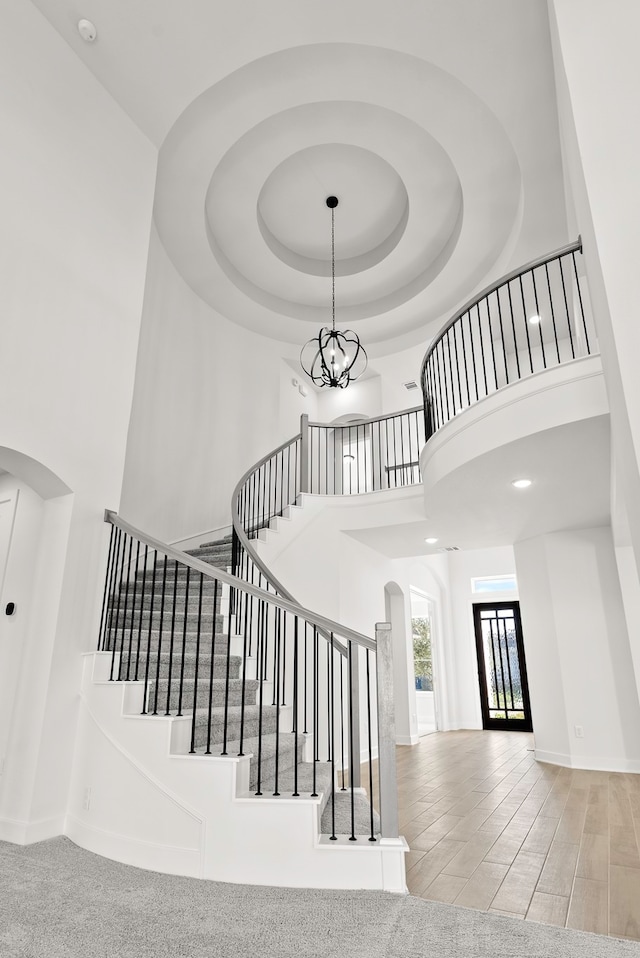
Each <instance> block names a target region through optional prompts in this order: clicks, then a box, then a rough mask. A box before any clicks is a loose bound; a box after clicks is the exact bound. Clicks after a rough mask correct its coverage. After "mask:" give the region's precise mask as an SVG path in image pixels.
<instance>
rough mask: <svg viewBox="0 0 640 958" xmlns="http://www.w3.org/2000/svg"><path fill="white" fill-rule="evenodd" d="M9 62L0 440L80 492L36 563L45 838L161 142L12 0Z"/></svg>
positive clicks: (35, 790) (38, 813)
mask: <svg viewBox="0 0 640 958" xmlns="http://www.w3.org/2000/svg"><path fill="white" fill-rule="evenodd" d="M0 63H2V69H3V76H4V82H3V83H2V84H0V115H2V123H3V147H2V150H1V151H0V183H1V184H2V186H1V187H0V189H1V190H2V202H1V206H2V217H3V224H2V225H3V228H2V234H1V236H0V308H1V310H2V317H3V332H2V337H3V340H2V351H1V353H0V446H1V447H4V448H5V449H8V450H18V453H19V455H18V459H19V460H20V461H21V462H23V463H26V460H24V458H22V459H20V457H21V456H22V457H24V456H29V457H32V459H33V460H35V462H36V463H43V464H44V465H45V466H46V467H47V468H48V469H49V470H51V472H52V473H53V474H55V476H57V477H59V486H60V489H61V490H62V489H66V490H67V491H68V490H71V491H72V492H73V493H74V495H73V496H67V497H66V499H67V500H68V501H66V502H64V503H59V504H58V506H56V505H54V503H55V502H56V501H57V500H55V499H51V500H50V501H49V503H48V505H47V507H46V512H47V517H48V518H47V523H48V525H47V523H45V525H47V529H48V530H49V531H48V533H47V534H45V535H44V538H43V540H42V542H43V543H45V542H46V541H48V542H49V545H51V546H53V544H54V542H55V549H54V550H53V552H51V551H50V552H49V553H48V559H49V561H54V567H49V565H48V562H45V561H44V560H45V552H43V551H42V548H41V549H40V551H39V553H38V559H37V561H36V565H35V569H36V575H37V576H38V577H39V578H38V581H39V592H38V607H39V610H40V611H43V610H44V609H47V610H48V612H49V613H50V616H49V618H48V619H47V622H46V624H45V632H46V635H45V634H44V633H43V632H42V631H40V635H38V633H37V632H32V633H31V635H32V641H33V642H35V643H37V642H38V641H41V642H42V643H44V644H45V645H46V646H47V653H46V654H42V655H40V656H38V654H37V653H38V648H37V646H36V648H29V649H28V650H27V649H25V654H27V653H28V655H29V656H30V657H31V658H30V660H31V661H32V662H34V663H35V666H34V667H35V668H36V671H37V674H35V675H34V676H33V683H34V694H36V693H37V694H38V695H39V697H40V698H39V700H38V701H39V706H41V711H39V710H34V711H33V713H32V719H31V720H32V721H35V717H36V715H37V720H38V722H39V725H38V728H37V729H32V733H33V734H31V736H30V738H29V740H28V742H27V743H26V750H25V751H23V754H22V759H21V769H22V768H26V767H27V766H29V765H30V764H31V772H30V774H31V779H30V784H27V782H26V779H25V782H24V784H25V790H24V792H23V799H22V800H21V801H20V802H18V803H16V804H14V806H13V810H12V812H11V817H12V820H13V821H14V822H17V823H18V827H19V829H23V826H24V827H25V828H26V827H27V825H25V823H27V824H28V823H29V822H34V821H36V820H38V821H40V822H41V823H45V824H43V825H42V829H44V833H46V821H51V822H54V820H56V819H57V817H59V815H60V814H61V813H62V812H63V811H64V806H65V802H66V788H67V779H68V769H69V763H70V756H71V749H72V743H73V729H74V723H75V708H76V700H75V693H76V689H77V678H78V667H79V665H78V663H79V657H78V652H79V651H81V650H83V649H86V648H90V647H91V646H92V644H93V642H94V639H95V635H94V633H95V624H96V618H97V605H98V594H99V589H100V577H101V575H102V569H103V567H104V563H105V561H106V554H105V553H104V550H103V546H104V526H103V523H102V521H101V519H102V512H103V510H104V508H105V506H111V507H116V508H117V507H118V504H119V497H120V488H121V481H122V471H123V466H124V454H125V442H126V432H127V425H128V417H129V409H130V403H131V396H132V391H133V376H134V370H135V356H136V349H137V340H138V332H139V324H140V313H141V306H142V295H143V289H144V273H145V267H146V258H147V249H148V233H149V223H150V217H151V204H152V192H153V180H154V175H155V162H156V153H155V150H154V148H153V147H152V146H151V144H150V143H149V142H148V140H146V138H145V137H144V136H143V135H142V134H141V133H140V132H139V130H137V129H136V127H135V126H134V125H133V123H132V122H131V120H130V119H129V118H128V117H127V116H126V115H125V114H124V113H123V111H122V110H121V109H120V108H119V107H118V106H117V105H116V104H115V103H114V101H113V100H112V99H111V98H110V97H109V96H108V94H107V93H106V92H105V91H104V89H103V88H102V87H101V86H100V85H99V84H98V83H97V81H96V80H95V78H94V77H93V76H92V74H91V73H90V72H89V71H88V70H87V69H86V68H85V66H84V65H83V64H82V63H81V62H80V60H79V59H78V58H77V57H76V55H75V54H74V53H73V52H72V51H71V50H70V49H69V47H68V46H67V44H66V43H65V42H64V41H63V40H62V39H61V37H60V36H59V35H58V34H57V33H55V32H54V31H53V29H52V28H51V27H50V26H49V24H48V23H47V21H46V20H45V19H44V18H43V17H42V16H41V14H40V13H38V12H37V11H36V9H35V8H34V7H33V6H32V4H30V3H23V2H20V0H7V2H6V3H3V5H2V11H1V13H0ZM7 455H8V456H9V458H11V454H10V453H8V454H7ZM3 465H4V466H5V467H6V468H9V467H8V465H7V460H6V459H5V458H3V456H0V467H2V466H3ZM25 469H27V470H28V466H27V465H25ZM54 555H55V560H54V559H53V556H54ZM41 625H42V623H41ZM30 641H31V639H30ZM46 763H48V764H46ZM13 774H18V770H16V769H13V770H12V769H11V768H10V767H9V763H7V769H6V771H5V775H6V778H7V781H5V790H6V789H7V788H11V787H12V785H11V783H10V782H9V776H10V775H13ZM20 774H21V772H20ZM16 794H17V792H16ZM55 827H56V826H52V828H55ZM23 833H24V829H23ZM54 833H55V832H54ZM41 834H42V832H41Z"/></svg>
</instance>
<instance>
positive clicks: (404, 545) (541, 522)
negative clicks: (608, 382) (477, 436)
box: [348, 416, 610, 558]
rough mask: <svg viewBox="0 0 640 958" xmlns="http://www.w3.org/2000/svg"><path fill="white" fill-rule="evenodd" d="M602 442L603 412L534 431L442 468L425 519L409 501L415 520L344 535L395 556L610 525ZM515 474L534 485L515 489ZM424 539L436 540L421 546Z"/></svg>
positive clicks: (605, 437)
mask: <svg viewBox="0 0 640 958" xmlns="http://www.w3.org/2000/svg"><path fill="white" fill-rule="evenodd" d="M609 443H610V426H609V417H608V416H598V417H595V418H592V419H585V420H582V421H580V422H572V423H569V424H568V425H564V426H559V427H556V428H554V429H548V430H546V431H543V432H537V433H534V434H532V435H530V436H527V437H526V438H524V439H519V440H518V441H517V442H512V443H509V444H508V445H505V446H500V447H499V448H498V449H495V450H492V451H491V452H489V453H486V454H485V455H483V456H479V457H476V458H475V459H473V460H472V461H471V462H469V463H467V464H465V465H464V466H463V467H462V468H459V469H457V470H456V471H454V472H453V473H448V474H447V475H446V477H445V479H444V480H443V481H442V482H440V483H439V484H438V485H436V486H435V488H433V489H432V490H431V494H430V496H429V502H428V507H427V511H428V515H427V517H426V518H424V504H423V502H420V501H418V499H416V502H415V511H416V519H415V521H411V522H401V523H397V524H393V523H389V524H387V525H381V526H378V527H376V528H362V529H351V530H350V531H349V533H348V535H351V536H353V538H355V539H358V540H359V541H360V542H363V543H364V544H365V545H368V546H370V547H371V548H373V549H376V550H377V551H379V552H381V553H383V554H384V555H386V556H389V557H391V558H400V557H403V556H412V555H415V556H417V555H428V554H432V553H433V554H435V553H438V552H440V551H441V550H443V549H446V548H452V547H455V546H457V547H458V548H459V549H460V550H466V549H476V548H481V547H489V546H502V545H511V544H513V543H514V542H519V541H521V540H523V539H528V538H530V537H532V536H538V535H544V534H545V533H549V532H556V531H558V530H563V529H581V528H589V527H595V526H603V525H609V522H610V506H609V479H610V451H609ZM517 478H528V479H531V480H533V483H532V485H531V486H529V488H527V489H515V488H514V487H513V486H512V485H511V482H512V480H513V479H517ZM420 495H421V496H422V495H423V492H422V488H420ZM419 513H422V515H420V517H418V516H419ZM428 536H434V537H436V538H437V539H438V542H437V543H436V544H435V545H431V546H429V545H426V544H425V541H424V540H425V538H427V537H428Z"/></svg>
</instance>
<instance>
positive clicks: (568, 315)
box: [558, 258, 576, 359]
mask: <svg viewBox="0 0 640 958" xmlns="http://www.w3.org/2000/svg"><path fill="white" fill-rule="evenodd" d="M563 261H564V260H563V258H560V259H559V260H558V268H559V270H560V279H561V280H562V295H563V297H564V309H565V313H566V316H567V329H568V331H569V344H570V346H571V358H572V359H575V358H576V350H575V347H574V345H573V330H572V328H571V313H570V311H569V302H568V300H567V287H566V285H565V280H564V270H563V268H562V264H563Z"/></svg>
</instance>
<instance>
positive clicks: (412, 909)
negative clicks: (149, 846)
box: [0, 838, 640, 958]
mask: <svg viewBox="0 0 640 958" xmlns="http://www.w3.org/2000/svg"><path fill="white" fill-rule="evenodd" d="M0 954H1V955H2V958H258V956H259V958H310V956H318V958H320V956H321V958H639V956H640V944H639V943H637V942H625V941H619V940H617V939H611V938H603V937H600V936H597V935H589V934H585V933H583V932H577V931H567V930H565V929H559V928H554V927H551V926H547V925H538V924H534V923H532V922H526V921H522V920H519V919H515V918H506V917H503V916H501V915H489V914H486V913H483V912H476V911H471V910H470V909H465V908H456V907H454V906H452V905H441V904H437V903H435V902H427V901H422V900H421V899H418V898H412V897H410V896H406V897H405V896H402V895H390V894H385V893H384V892H366V891H317V890H313V889H283V888H264V887H259V886H248V885H230V884H223V883H220V882H206V881H198V880H197V879H194V878H176V877H172V876H168V875H160V874H158V873H157V872H146V871H141V870H139V869H137V868H130V867H128V866H126V865H120V864H118V863H116V862H112V861H109V860H108V859H105V858H100V857H99V856H97V855H92V854H91V853H90V852H86V851H84V850H83V849H81V848H78V847H77V846H75V845H74V844H73V843H72V842H70V841H69V840H68V839H65V838H56V839H53V840H51V841H48V842H41V843H39V844H37V845H29V846H27V847H20V846H17V845H10V844H7V843H4V842H0Z"/></svg>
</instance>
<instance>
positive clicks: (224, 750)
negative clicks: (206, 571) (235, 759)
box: [216, 580, 231, 755]
mask: <svg viewBox="0 0 640 958" xmlns="http://www.w3.org/2000/svg"><path fill="white" fill-rule="evenodd" d="M216 581H217V580H216ZM230 673H231V619H229V624H228V625H227V671H226V675H225V688H224V733H223V735H224V740H223V745H222V755H226V754H227V733H228V728H229V688H230V677H231V675H230Z"/></svg>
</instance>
